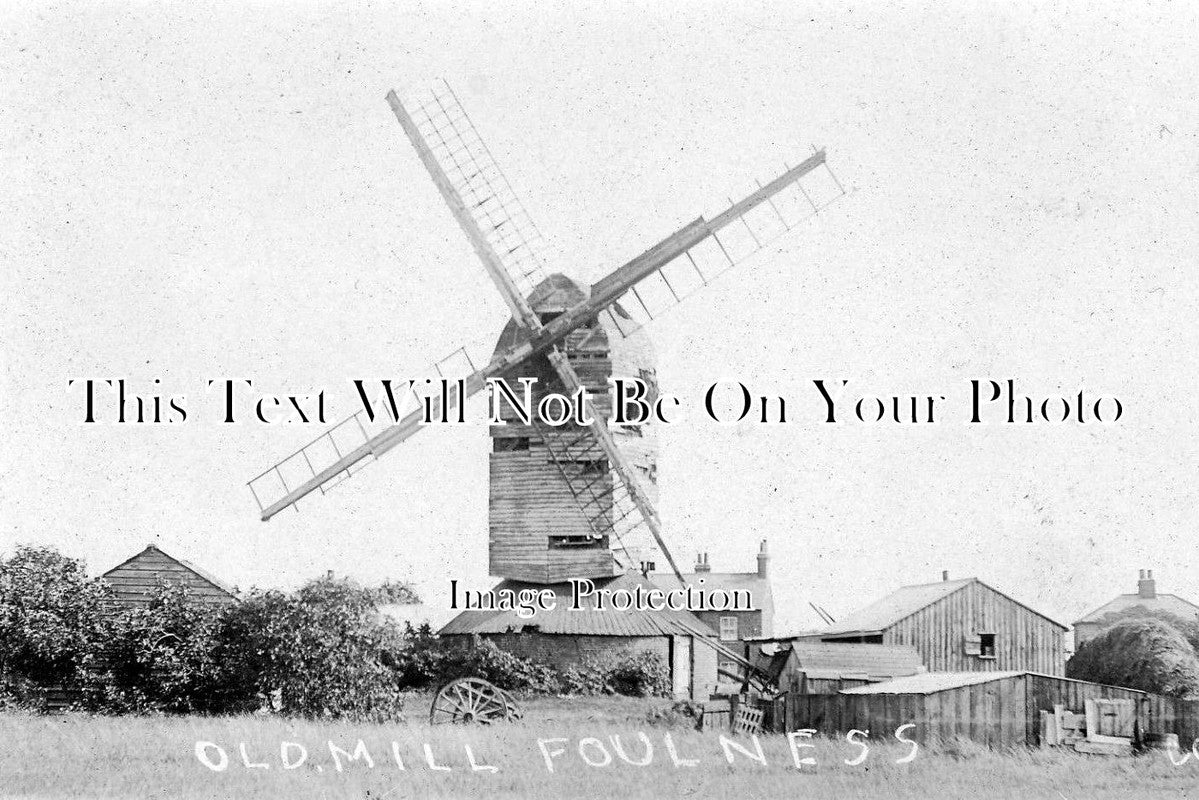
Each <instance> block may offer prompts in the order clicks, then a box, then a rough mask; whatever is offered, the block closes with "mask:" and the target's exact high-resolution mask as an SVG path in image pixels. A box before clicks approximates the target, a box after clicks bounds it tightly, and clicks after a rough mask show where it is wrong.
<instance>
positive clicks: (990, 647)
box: [978, 633, 995, 658]
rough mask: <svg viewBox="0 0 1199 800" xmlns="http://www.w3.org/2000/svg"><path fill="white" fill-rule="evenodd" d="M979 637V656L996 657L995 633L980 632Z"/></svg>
mask: <svg viewBox="0 0 1199 800" xmlns="http://www.w3.org/2000/svg"><path fill="white" fill-rule="evenodd" d="M978 639H979V642H978V657H979V658H995V634H993V633H980V634H979V635H978Z"/></svg>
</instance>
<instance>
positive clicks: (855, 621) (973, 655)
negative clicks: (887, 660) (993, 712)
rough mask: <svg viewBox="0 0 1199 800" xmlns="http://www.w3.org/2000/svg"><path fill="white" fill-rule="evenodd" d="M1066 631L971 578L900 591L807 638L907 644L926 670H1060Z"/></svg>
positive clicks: (1063, 666) (1063, 665)
mask: <svg viewBox="0 0 1199 800" xmlns="http://www.w3.org/2000/svg"><path fill="white" fill-rule="evenodd" d="M1065 633H1066V626H1065V625H1063V624H1061V623H1060V622H1057V621H1056V620H1053V619H1050V618H1049V617H1047V616H1045V615H1044V614H1042V613H1041V612H1039V611H1036V610H1034V609H1032V608H1031V607H1029V606H1027V605H1025V604H1024V603H1021V602H1019V601H1017V600H1014V599H1012V598H1011V597H1009V596H1008V595H1006V594H1004V593H1003V592H1000V591H998V590H996V589H993V588H992V587H990V586H988V585H987V584H985V583H983V582H982V581H980V580H979V579H978V578H964V579H961V580H952V581H951V580H948V578H946V579H944V580H941V581H938V582H936V583H925V584H918V585H914V586H903V587H901V588H899V589H897V590H895V591H894V592H892V593H891V594H889V595H887V596H886V597H884V598H882V599H881V600H878V601H877V602H875V603H872V604H871V605H869V606H867V607H865V608H863V609H861V610H859V611H856V612H854V613H853V614H850V615H849V616H847V617H844V618H843V619H841V620H840V621H839V622H838V623H837V624H835V625H833V626H832V627H830V628H828V629H825V630H822V631H820V632H818V633H817V634H814V635H813V637H811V638H818V639H819V640H821V641H824V642H859V643H867V644H871V643H872V644H893V645H907V646H909V647H912V648H914V649H915V650H916V651H917V652H918V653H920V656H921V658H923V659H924V665H925V666H926V667H928V668H929V670H931V671H933V672H1002V671H1008V670H1032V671H1035V672H1040V673H1044V674H1048V675H1064V674H1065V672H1066V649H1065Z"/></svg>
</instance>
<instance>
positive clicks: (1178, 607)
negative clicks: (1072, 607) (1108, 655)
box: [1074, 593, 1199, 625]
mask: <svg viewBox="0 0 1199 800" xmlns="http://www.w3.org/2000/svg"><path fill="white" fill-rule="evenodd" d="M1136 606H1142V607H1144V608H1146V609H1149V610H1150V611H1165V612H1167V613H1170V614H1174V615H1175V616H1179V617H1182V618H1183V619H1195V617H1197V616H1199V606H1197V605H1195V604H1194V603H1192V602H1190V601H1189V600H1183V599H1182V598H1181V597H1179V596H1178V595H1174V594H1158V595H1155V596H1153V597H1141V596H1140V595H1139V594H1136V593H1133V594H1122V595H1119V596H1118V597H1116V598H1115V599H1113V600H1111V601H1109V602H1107V603H1104V604H1103V605H1101V606H1100V607H1099V608H1097V609H1095V610H1094V611H1092V612H1091V613H1089V614H1087V615H1086V616H1085V617H1083V618H1082V619H1080V620H1078V622H1075V623H1074V624H1075V625H1077V624H1078V623H1079V622H1102V621H1103V618H1104V617H1106V616H1107V615H1108V614H1115V613H1118V612H1120V611H1124V610H1126V609H1129V608H1135V607H1136Z"/></svg>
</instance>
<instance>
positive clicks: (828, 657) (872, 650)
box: [791, 641, 927, 680]
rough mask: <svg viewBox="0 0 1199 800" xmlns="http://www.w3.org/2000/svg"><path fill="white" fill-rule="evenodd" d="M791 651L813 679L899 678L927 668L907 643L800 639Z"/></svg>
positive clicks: (803, 669) (798, 663) (804, 670)
mask: <svg viewBox="0 0 1199 800" xmlns="http://www.w3.org/2000/svg"><path fill="white" fill-rule="evenodd" d="M791 650H792V652H793V653H794V654H795V659H796V665H797V666H798V667H799V669H800V670H801V671H802V672H804V673H805V674H807V676H808V677H810V678H822V679H823V678H827V679H830V680H835V679H837V678H843V677H850V676H865V677H870V678H882V677H900V676H903V675H916V674H917V673H921V672H925V671H927V668H926V667H925V666H924V662H923V661H922V660H921V658H920V654H919V653H917V652H916V650H915V649H914V648H911V647H907V646H904V645H890V644H836V643H832V644H830V643H827V642H813V641H798V642H795V643H794V644H792V645H791Z"/></svg>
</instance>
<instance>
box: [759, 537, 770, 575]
mask: <svg viewBox="0 0 1199 800" xmlns="http://www.w3.org/2000/svg"><path fill="white" fill-rule="evenodd" d="M769 569H770V553H768V552H767V551H766V540H765V539H763V540H762V545H761V546H760V547H759V548H758V577H759V578H765V577H766V573H767V572H768V571H769Z"/></svg>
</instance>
